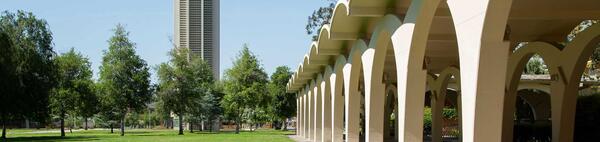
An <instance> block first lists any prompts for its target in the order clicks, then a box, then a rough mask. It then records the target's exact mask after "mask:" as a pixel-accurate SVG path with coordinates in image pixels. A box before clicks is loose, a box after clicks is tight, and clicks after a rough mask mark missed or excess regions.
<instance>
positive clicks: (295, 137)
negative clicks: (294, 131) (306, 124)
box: [288, 135, 310, 142]
mask: <svg viewBox="0 0 600 142" xmlns="http://www.w3.org/2000/svg"><path fill="white" fill-rule="evenodd" d="M288 138H290V139H292V140H294V141H296V142H310V140H308V139H304V138H302V137H300V136H298V135H288Z"/></svg>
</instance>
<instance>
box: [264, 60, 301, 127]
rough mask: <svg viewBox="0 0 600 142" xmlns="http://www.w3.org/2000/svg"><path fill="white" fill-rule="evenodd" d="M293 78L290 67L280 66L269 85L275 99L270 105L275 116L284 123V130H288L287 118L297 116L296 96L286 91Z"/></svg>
mask: <svg viewBox="0 0 600 142" xmlns="http://www.w3.org/2000/svg"><path fill="white" fill-rule="evenodd" d="M291 77H292V72H291V71H290V68H289V67H287V66H279V67H277V68H276V69H275V72H274V73H273V74H272V75H271V81H270V82H269V85H268V89H269V94H271V96H272V98H273V101H271V105H270V106H271V110H272V112H273V113H274V114H273V115H274V116H275V117H276V118H277V119H280V120H281V122H282V123H283V128H282V129H283V130H287V124H286V123H285V122H286V120H287V118H290V117H292V116H294V115H296V114H295V113H296V111H295V110H296V96H295V95H294V94H291V93H287V91H286V85H287V82H288V81H289V79H290V78H291Z"/></svg>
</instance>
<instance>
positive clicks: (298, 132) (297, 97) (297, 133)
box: [295, 92, 300, 136]
mask: <svg viewBox="0 0 600 142" xmlns="http://www.w3.org/2000/svg"><path fill="white" fill-rule="evenodd" d="M298 94H299V92H296V126H295V128H296V132H295V133H296V136H299V135H300V131H299V130H300V129H298V128H299V125H300V96H299V95H298Z"/></svg>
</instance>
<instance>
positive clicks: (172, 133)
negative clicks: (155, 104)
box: [7, 129, 294, 142]
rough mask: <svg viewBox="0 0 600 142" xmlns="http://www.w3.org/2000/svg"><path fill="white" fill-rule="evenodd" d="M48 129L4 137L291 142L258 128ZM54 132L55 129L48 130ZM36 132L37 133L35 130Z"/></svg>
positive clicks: (12, 141)
mask: <svg viewBox="0 0 600 142" xmlns="http://www.w3.org/2000/svg"><path fill="white" fill-rule="evenodd" d="M40 131H49V130H9V131H8V134H7V137H8V141H9V142H19V141H27V142H55V141H94V142H115V141H122V142H189V141H202V142H293V141H292V140H291V139H289V138H288V137H287V135H292V134H294V131H286V132H283V131H276V130H258V131H255V132H240V134H235V133H234V132H230V131H226V132H220V133H208V132H196V133H189V132H188V131H186V133H185V135H177V131H176V130H126V131H125V136H123V137H121V136H119V133H118V131H117V129H115V133H113V134H111V133H110V131H109V130H88V131H74V132H73V133H69V131H68V130H67V136H66V137H65V138H61V137H60V133H56V132H42V133H39V132H40ZM50 131H56V130H50ZM35 132H38V133H35Z"/></svg>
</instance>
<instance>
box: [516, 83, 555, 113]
mask: <svg viewBox="0 0 600 142" xmlns="http://www.w3.org/2000/svg"><path fill="white" fill-rule="evenodd" d="M545 88H550V87H549V85H531V86H530V85H527V86H523V87H519V90H518V91H521V90H525V89H529V90H539V91H541V92H543V93H544V94H541V95H544V96H534V95H532V94H526V95H519V96H520V97H521V98H522V99H524V100H525V101H526V102H527V103H529V105H530V106H531V108H532V110H533V116H534V118H535V120H544V119H543V118H550V114H551V113H550V109H551V104H550V97H551V96H550V92H547V91H549V89H545ZM541 89H545V90H541ZM545 120H548V119H545Z"/></svg>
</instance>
